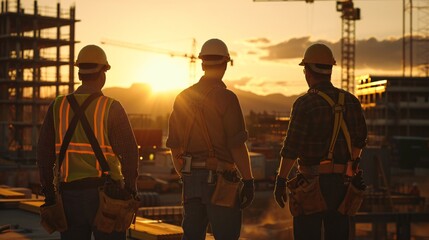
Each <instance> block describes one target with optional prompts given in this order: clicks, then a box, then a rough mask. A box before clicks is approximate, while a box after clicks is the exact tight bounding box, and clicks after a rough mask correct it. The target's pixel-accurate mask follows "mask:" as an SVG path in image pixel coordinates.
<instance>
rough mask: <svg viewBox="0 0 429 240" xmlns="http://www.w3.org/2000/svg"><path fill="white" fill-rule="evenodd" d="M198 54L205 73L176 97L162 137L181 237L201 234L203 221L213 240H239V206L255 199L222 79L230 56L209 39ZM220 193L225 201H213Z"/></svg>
mask: <svg viewBox="0 0 429 240" xmlns="http://www.w3.org/2000/svg"><path fill="white" fill-rule="evenodd" d="M199 58H200V59H201V60H202V69H203V71H204V76H202V77H201V79H200V80H199V82H198V83H196V84H194V85H193V86H191V87H189V88H187V89H185V90H184V91H182V92H181V93H180V94H179V95H178V96H177V97H176V100H175V102H174V106H173V111H172V113H171V116H170V119H169V134H168V140H167V147H169V148H171V151H172V154H173V163H174V167H175V169H176V171H177V173H178V174H179V175H180V177H181V179H182V181H183V204H184V218H183V222H182V228H183V232H184V234H183V238H182V239H187V240H199V239H205V237H206V230H207V226H208V223H210V225H211V229H212V231H213V235H214V237H215V238H216V239H222V240H229V239H231V240H232V239H238V238H239V236H240V230H241V223H242V222H241V221H242V209H244V208H246V207H247V206H249V205H250V204H251V202H252V200H253V198H254V181H253V175H252V172H251V166H250V160H249V154H248V150H247V147H246V145H245V142H246V140H247V137H248V136H247V131H246V128H245V123H244V119H243V114H242V111H241V107H240V104H239V101H238V99H237V96H236V95H235V94H234V93H233V92H232V91H230V90H228V89H227V88H226V85H225V84H224V83H223V81H222V78H223V76H224V74H225V71H226V69H227V64H228V62H230V61H231V58H230V55H229V52H228V48H227V46H226V45H225V43H224V42H223V41H221V40H219V39H210V40H208V41H206V42H205V43H204V45H203V46H202V48H201V52H200V54H199ZM237 169H238V172H237V171H236V170H237ZM240 178H241V183H240V184H242V186H241V188H240V187H236V186H238V182H240ZM222 179H228V181H230V184H228V185H224V184H223V180H222ZM221 180H222V181H221ZM236 184H237V185H236ZM222 194H223V196H222V197H223V198H224V199H228V202H229V203H225V202H222V201H218V200H219V199H218V198H217V197H218V196H219V195H222Z"/></svg>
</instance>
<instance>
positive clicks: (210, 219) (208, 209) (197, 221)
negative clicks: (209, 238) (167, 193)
mask: <svg viewBox="0 0 429 240" xmlns="http://www.w3.org/2000/svg"><path fill="white" fill-rule="evenodd" d="M207 178H208V171H207V170H201V169H199V170H193V171H192V173H191V175H186V176H183V179H182V180H183V208H184V214H183V221H182V228H183V237H182V240H203V239H205V238H206V231H207V227H208V224H209V223H210V226H211V229H212V232H213V235H214V237H215V239H220V240H237V239H238V238H239V237H240V231H241V223H242V211H241V210H240V208H239V206H238V203H237V206H235V207H233V208H228V207H222V206H216V205H213V204H211V202H210V198H211V195H212V193H213V190H214V187H215V185H214V184H208V183H207Z"/></svg>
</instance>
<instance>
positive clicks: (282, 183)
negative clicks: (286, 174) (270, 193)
mask: <svg viewBox="0 0 429 240" xmlns="http://www.w3.org/2000/svg"><path fill="white" fill-rule="evenodd" d="M286 181H287V179H286V178H282V177H280V176H277V178H276V186H275V187H274V199H275V200H276V202H277V204H278V205H279V206H280V207H281V208H284V207H285V203H286V202H287V194H286Z"/></svg>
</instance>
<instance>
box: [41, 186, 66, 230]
mask: <svg viewBox="0 0 429 240" xmlns="http://www.w3.org/2000/svg"><path fill="white" fill-rule="evenodd" d="M39 210H40V219H41V221H40V224H41V225H42V227H43V228H44V229H45V230H46V231H47V232H48V233H49V234H51V233H53V232H55V231H58V232H64V231H66V230H67V219H66V215H65V213H64V207H63V201H62V199H61V195H59V194H56V199H55V204H53V205H50V206H44V205H42V206H40V209H39Z"/></svg>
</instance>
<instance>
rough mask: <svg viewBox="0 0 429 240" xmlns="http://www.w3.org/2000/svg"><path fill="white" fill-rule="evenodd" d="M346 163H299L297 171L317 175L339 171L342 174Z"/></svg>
mask: <svg viewBox="0 0 429 240" xmlns="http://www.w3.org/2000/svg"><path fill="white" fill-rule="evenodd" d="M346 169H347V165H345V164H334V163H332V161H330V163H328V164H320V165H311V166H305V165H299V166H298V170H299V172H301V173H303V174H305V175H313V176H316V175H319V174H330V173H341V174H344V173H345V172H346Z"/></svg>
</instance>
